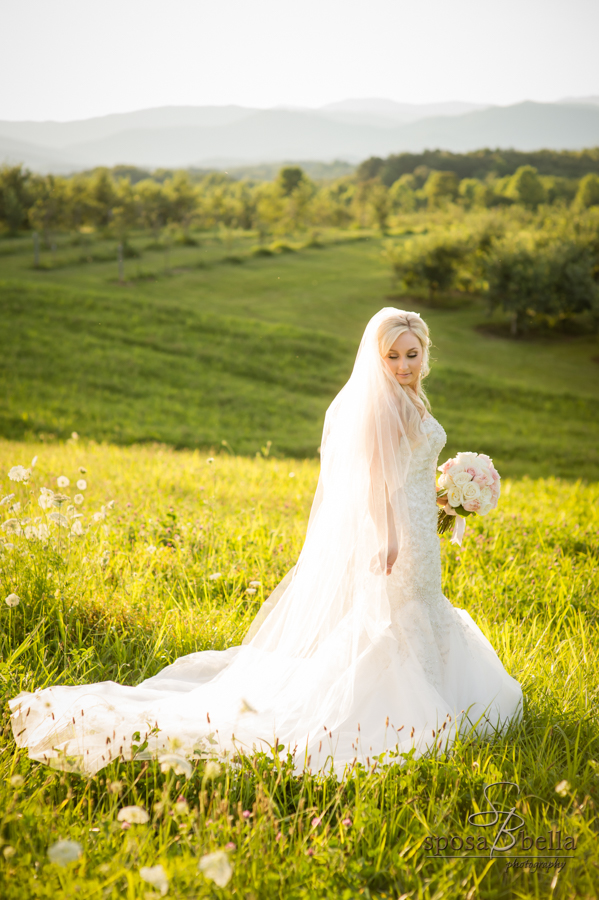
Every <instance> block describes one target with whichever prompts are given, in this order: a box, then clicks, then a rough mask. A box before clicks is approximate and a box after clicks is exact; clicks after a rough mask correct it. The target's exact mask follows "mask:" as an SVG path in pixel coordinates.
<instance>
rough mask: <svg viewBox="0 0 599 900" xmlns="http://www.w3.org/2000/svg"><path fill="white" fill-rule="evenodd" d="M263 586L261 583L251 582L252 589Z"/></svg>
mask: <svg viewBox="0 0 599 900" xmlns="http://www.w3.org/2000/svg"><path fill="white" fill-rule="evenodd" d="M261 586H262V582H261V581H250V587H253V588H257V587H261Z"/></svg>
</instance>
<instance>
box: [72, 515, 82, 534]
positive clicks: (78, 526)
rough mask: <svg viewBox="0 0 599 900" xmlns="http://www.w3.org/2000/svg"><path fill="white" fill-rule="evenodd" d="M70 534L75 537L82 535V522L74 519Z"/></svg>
mask: <svg viewBox="0 0 599 900" xmlns="http://www.w3.org/2000/svg"><path fill="white" fill-rule="evenodd" d="M71 534H75V535H77V536H80V535H82V534H83V522H82V521H81V519H75V521H74V522H73V524H72V525H71Z"/></svg>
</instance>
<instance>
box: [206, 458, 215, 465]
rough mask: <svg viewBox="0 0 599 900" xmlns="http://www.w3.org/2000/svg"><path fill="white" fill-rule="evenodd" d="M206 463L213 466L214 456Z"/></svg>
mask: <svg viewBox="0 0 599 900" xmlns="http://www.w3.org/2000/svg"><path fill="white" fill-rule="evenodd" d="M206 462H207V463H208V465H209V466H211V465H212V463H213V462H214V457H213V456H209V457H208V459H207V460H206Z"/></svg>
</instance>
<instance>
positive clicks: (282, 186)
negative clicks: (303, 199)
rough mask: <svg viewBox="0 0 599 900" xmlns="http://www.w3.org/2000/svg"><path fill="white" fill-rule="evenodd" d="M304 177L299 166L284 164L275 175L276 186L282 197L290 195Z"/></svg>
mask: <svg viewBox="0 0 599 900" xmlns="http://www.w3.org/2000/svg"><path fill="white" fill-rule="evenodd" d="M305 178H306V173H305V172H304V170H303V169H302V168H300V166H284V167H283V168H282V169H280V171H279V174H278V175H277V182H276V183H277V187H278V189H279V190H280V192H281V193H282V194H283V196H284V197H290V196H291V194H292V193H293V191H295V190H296V189H297V188H298V187H299V185H300V184H301V183H302V181H304V180H305Z"/></svg>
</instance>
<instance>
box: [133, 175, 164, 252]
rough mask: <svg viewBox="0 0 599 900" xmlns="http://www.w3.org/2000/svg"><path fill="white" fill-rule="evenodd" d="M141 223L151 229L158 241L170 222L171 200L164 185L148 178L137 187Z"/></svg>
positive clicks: (136, 193) (139, 182)
mask: <svg viewBox="0 0 599 900" xmlns="http://www.w3.org/2000/svg"><path fill="white" fill-rule="evenodd" d="M135 195H136V198H137V202H138V204H139V212H140V219H141V223H142V225H143V226H144V227H145V228H149V229H150V231H151V232H152V234H153V235H154V240H155V241H158V240H159V238H160V232H161V230H162V229H163V228H164V226H165V225H166V224H167V222H168V220H169V210H170V206H169V198H168V195H167V192H166V191H165V189H164V186H163V185H162V184H158V182H156V181H153V180H152V179H151V178H146V179H144V181H138V183H137V184H136V185H135Z"/></svg>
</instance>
